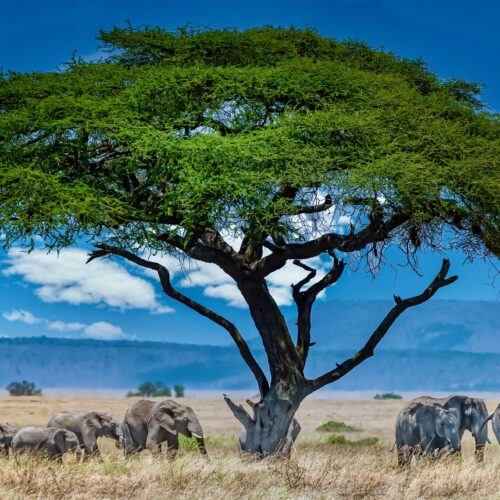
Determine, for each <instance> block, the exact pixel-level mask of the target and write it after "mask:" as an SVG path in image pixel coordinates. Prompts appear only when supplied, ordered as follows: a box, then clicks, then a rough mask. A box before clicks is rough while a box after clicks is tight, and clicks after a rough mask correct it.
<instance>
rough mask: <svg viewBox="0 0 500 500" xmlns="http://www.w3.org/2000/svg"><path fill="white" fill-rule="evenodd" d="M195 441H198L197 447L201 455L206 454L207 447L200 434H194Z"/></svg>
mask: <svg viewBox="0 0 500 500" xmlns="http://www.w3.org/2000/svg"><path fill="white" fill-rule="evenodd" d="M195 438H196V442H197V443H198V449H199V450H200V453H201V454H202V455H207V448H206V446H205V440H204V439H203V437H201V436H195Z"/></svg>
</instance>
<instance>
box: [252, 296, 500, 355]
mask: <svg viewBox="0 0 500 500" xmlns="http://www.w3.org/2000/svg"><path fill="white" fill-rule="evenodd" d="M393 306H394V302H391V301H382V300H373V301H368V300H363V301H343V300H339V301H324V302H322V301H317V302H316V304H315V305H314V311H313V315H312V334H311V336H312V340H313V341H314V342H316V345H315V347H314V349H316V350H330V349H357V348H359V347H361V346H362V345H363V343H364V342H365V341H366V339H367V338H368V337H369V336H370V334H371V333H372V332H373V330H374V329H375V328H376V327H377V325H378V324H379V322H380V321H381V320H382V319H383V318H384V316H385V315H386V314H387V312H388V311H390V309H391V308H392V307H393ZM295 321H296V319H295V317H293V316H290V317H289V318H288V323H289V325H290V329H291V331H292V332H293V331H295ZM257 345H259V344H258V342H257ZM378 349H382V350H387V349H399V350H406V349H412V350H413V349H414V350H423V351H448V350H449V351H462V352H474V353H481V352H482V353H498V354H500V302H491V301H465V300H462V301H460V300H430V301H429V302H426V303H424V304H422V305H420V306H418V307H415V308H410V309H408V310H407V311H405V312H404V313H403V314H402V315H401V316H400V317H399V318H398V319H397V320H396V322H395V323H394V325H393V326H392V327H391V329H390V331H389V332H388V333H387V335H386V336H385V337H384V339H383V340H382V342H381V343H380V344H379V347H378Z"/></svg>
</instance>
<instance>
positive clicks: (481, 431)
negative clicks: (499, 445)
mask: <svg viewBox="0 0 500 500" xmlns="http://www.w3.org/2000/svg"><path fill="white" fill-rule="evenodd" d="M414 401H415V402H420V403H429V404H432V403H437V404H440V405H442V406H443V407H444V408H449V409H450V408H454V409H455V410H457V411H458V419H459V433H460V439H462V437H463V435H464V432H465V431H466V430H467V431H470V432H471V433H472V436H473V437H474V440H475V443H476V459H477V460H478V461H482V460H483V458H484V447H485V445H486V443H487V442H488V427H487V426H486V425H485V426H483V423H484V421H485V420H486V419H487V418H488V409H487V408H486V403H485V402H484V401H483V400H482V399H478V398H471V397H469V396H448V397H447V398H433V397H430V396H422V397H420V398H417V399H414Z"/></svg>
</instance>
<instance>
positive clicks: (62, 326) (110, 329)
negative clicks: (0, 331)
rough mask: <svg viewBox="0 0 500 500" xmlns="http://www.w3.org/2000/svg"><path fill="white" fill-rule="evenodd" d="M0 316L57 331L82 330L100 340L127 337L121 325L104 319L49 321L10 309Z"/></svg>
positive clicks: (87, 335) (22, 311) (27, 312)
mask: <svg viewBox="0 0 500 500" xmlns="http://www.w3.org/2000/svg"><path fill="white" fill-rule="evenodd" d="M2 316H3V317H4V318H5V319H6V320H7V321H21V322H23V323H27V324H28V325H36V324H44V325H45V326H46V328H47V329H49V330H54V331H58V332H76V331H81V330H83V333H84V335H85V336H86V337H88V338H93V339H100V340H114V339H125V338H128V336H127V335H125V333H123V330H122V329H121V327H119V326H116V325H113V324H111V323H108V322H106V321H97V322H95V323H90V324H85V323H78V322H70V323H66V322H64V321H59V320H58V321H49V320H47V319H44V318H37V317H36V316H34V315H33V314H32V313H30V312H29V311H24V310H16V309H14V310H12V311H9V312H4V313H3V314H2Z"/></svg>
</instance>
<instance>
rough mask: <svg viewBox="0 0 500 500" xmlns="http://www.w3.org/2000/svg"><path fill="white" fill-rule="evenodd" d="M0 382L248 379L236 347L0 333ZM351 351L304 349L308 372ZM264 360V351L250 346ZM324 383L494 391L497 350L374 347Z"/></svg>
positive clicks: (498, 381) (198, 384) (240, 384)
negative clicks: (339, 376)
mask: <svg viewBox="0 0 500 500" xmlns="http://www.w3.org/2000/svg"><path fill="white" fill-rule="evenodd" d="M0 348H1V349H2V352H3V355H2V357H0V387H1V386H3V387H5V386H6V385H7V384H8V383H9V382H11V381H13V380H20V379H28V380H30V381H34V382H36V384H37V385H38V386H40V387H43V388H47V387H75V388H76V387H78V388H117V389H118V388H123V389H128V388H132V387H136V386H137V385H138V384H139V383H141V382H144V381H145V380H160V381H163V382H166V383H168V384H171V385H173V384H183V385H185V386H187V387H189V388H198V389H248V388H255V383H254V381H253V379H252V377H251V375H250V373H249V370H248V368H247V367H246V366H245V365H244V363H243V361H242V360H241V358H240V357H239V354H238V352H237V350H236V348H233V347H214V346H199V345H187V344H164V343H159V342H131V341H96V340H76V339H50V338H43V337H36V338H20V339H0ZM352 352H353V351H347V350H340V351H339V350H335V351H331V350H326V351H319V350H318V351H316V352H314V351H313V352H312V354H311V356H310V363H309V367H308V370H307V375H308V376H314V375H318V374H320V373H322V372H324V371H326V370H328V369H331V368H332V367H334V366H335V363H336V362H341V361H342V360H344V359H345V358H346V357H347V356H350V355H351V354H352ZM256 357H257V359H258V360H259V361H260V362H261V363H262V366H265V359H264V353H263V352H262V351H256ZM330 388H331V389H343V390H369V389H377V390H378V389H383V390H427V391H431V390H436V391H437V390H453V391H459V390H478V391H479V390H488V391H500V354H495V353H493V354H490V353H464V352H450V351H419V350H406V351H402V350H381V351H379V352H377V353H376V354H375V356H374V357H373V358H370V359H369V360H367V361H366V362H365V363H363V364H362V365H361V366H359V367H358V368H357V369H356V370H354V371H353V372H351V373H350V374H349V375H347V376H346V377H344V378H343V379H342V380H340V381H339V382H338V383H336V384H334V385H332V386H330Z"/></svg>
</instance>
